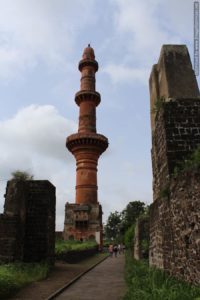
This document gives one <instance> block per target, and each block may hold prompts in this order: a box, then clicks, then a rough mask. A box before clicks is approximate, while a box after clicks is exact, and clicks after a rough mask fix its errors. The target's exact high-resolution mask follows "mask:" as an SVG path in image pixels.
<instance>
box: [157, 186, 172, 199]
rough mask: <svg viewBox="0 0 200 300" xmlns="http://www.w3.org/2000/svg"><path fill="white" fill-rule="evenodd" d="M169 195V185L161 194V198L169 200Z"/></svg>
mask: <svg viewBox="0 0 200 300" xmlns="http://www.w3.org/2000/svg"><path fill="white" fill-rule="evenodd" d="M169 195H170V189H169V185H167V186H165V187H164V188H163V189H162V190H161V191H160V193H159V196H160V197H161V198H165V197H167V198H169Z"/></svg>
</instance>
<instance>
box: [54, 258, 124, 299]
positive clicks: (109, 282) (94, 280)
mask: <svg viewBox="0 0 200 300" xmlns="http://www.w3.org/2000/svg"><path fill="white" fill-rule="evenodd" d="M125 289H126V286H125V282H124V255H119V256H118V257H117V258H115V257H112V258H111V257H108V258H107V259H106V260H105V261H103V262H102V263H100V264H99V265H98V266H96V267H95V268H94V269H92V270H91V271H89V272H88V273H87V274H86V275H84V276H83V277H82V278H80V279H79V280H78V281H76V282H75V283H74V284H73V285H71V286H70V287H69V288H67V289H66V291H64V292H63V293H62V294H61V295H59V296H58V297H56V298H55V299H56V300H63V299H65V300H66V299H67V300H94V299H95V300H122V299H123V296H124V294H125Z"/></svg>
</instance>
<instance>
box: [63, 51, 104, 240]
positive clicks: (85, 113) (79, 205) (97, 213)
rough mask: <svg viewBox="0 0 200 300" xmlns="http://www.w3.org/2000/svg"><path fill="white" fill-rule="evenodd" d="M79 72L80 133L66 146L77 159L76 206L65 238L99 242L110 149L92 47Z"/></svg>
mask: <svg viewBox="0 0 200 300" xmlns="http://www.w3.org/2000/svg"><path fill="white" fill-rule="evenodd" d="M79 70H80V72H81V86H80V91H79V92H78V93H76V95H75V102H76V104H77V105H78V106H79V107H80V111H79V129H78V133H75V134H72V135H70V136H69V137H68V138H67V142H66V146H67V148H68V150H69V151H70V152H71V153H72V154H73V155H74V157H75V159H76V166H77V168H76V203H75V204H69V203H67V204H66V215H65V228H64V238H65V239H68V238H71V239H72V238H74V239H89V238H90V239H92V238H96V240H99V239H100V238H101V237H99V234H100V232H101V226H102V210H101V206H100V204H99V203H98V195H97V189H98V186H97V164H98V159H99V157H100V155H101V154H102V153H103V152H104V151H105V150H106V148H107V147H108V139H107V138H106V137H105V136H103V135H101V134H98V133H97V132H96V107H97V106H98V105H99V103H100V101H101V97H100V94H99V93H98V92H96V90H95V81H96V80H95V73H96V72H97V70H98V63H97V61H96V60H95V55H94V50H93V48H91V47H90V45H88V47H87V48H85V49H84V52H83V56H82V60H81V61H80V62H79ZM95 224H96V225H95ZM94 225H95V226H94ZM100 235H101V234H100Z"/></svg>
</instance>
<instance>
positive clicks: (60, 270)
mask: <svg viewBox="0 0 200 300" xmlns="http://www.w3.org/2000/svg"><path fill="white" fill-rule="evenodd" d="M103 258H105V254H98V255H95V256H93V257H91V258H88V259H86V260H84V261H82V262H80V263H78V264H67V263H62V262H56V264H55V268H54V269H53V270H52V271H51V272H50V274H49V277H48V278H47V279H45V280H41V281H37V282H34V283H31V284H30V285H29V286H27V287H25V288H23V289H22V290H21V291H20V292H18V293H17V294H15V296H12V297H11V298H9V299H12V300H43V299H46V298H48V297H49V296H50V295H51V294H52V293H54V292H55V291H56V290H58V289H60V288H62V287H63V286H64V285H65V284H67V283H69V282H70V281H71V280H72V279H74V278H75V277H76V276H78V275H79V274H80V273H82V272H84V271H86V270H87V269H89V268H90V267H91V266H92V265H94V264H96V263H98V262H99V261H101V260H102V259H103Z"/></svg>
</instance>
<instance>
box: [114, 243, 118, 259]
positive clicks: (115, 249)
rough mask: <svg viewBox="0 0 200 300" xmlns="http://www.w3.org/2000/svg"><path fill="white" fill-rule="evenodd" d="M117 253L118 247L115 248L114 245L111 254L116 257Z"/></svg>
mask: <svg viewBox="0 0 200 300" xmlns="http://www.w3.org/2000/svg"><path fill="white" fill-rule="evenodd" d="M117 251H118V247H117V245H115V246H114V247H113V252H114V254H115V257H117Z"/></svg>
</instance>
